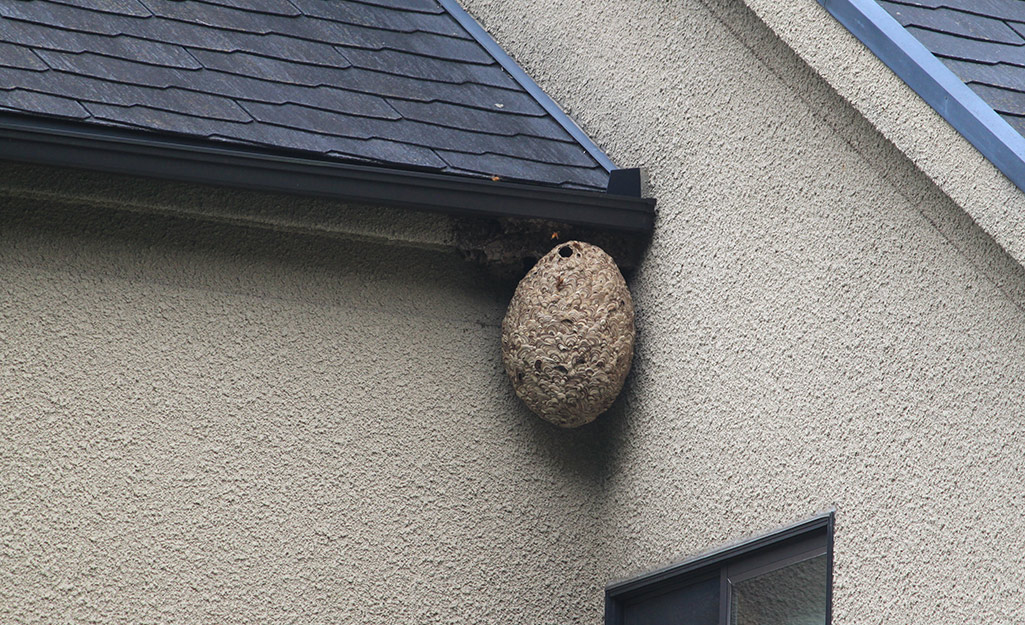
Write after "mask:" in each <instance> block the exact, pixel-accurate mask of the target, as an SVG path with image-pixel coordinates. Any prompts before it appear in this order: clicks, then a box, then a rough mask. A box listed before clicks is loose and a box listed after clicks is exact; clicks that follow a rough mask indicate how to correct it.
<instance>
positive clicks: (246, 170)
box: [0, 114, 655, 233]
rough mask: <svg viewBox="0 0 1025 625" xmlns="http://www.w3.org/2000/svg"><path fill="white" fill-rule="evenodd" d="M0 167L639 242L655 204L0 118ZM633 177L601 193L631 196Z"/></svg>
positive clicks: (629, 173)
mask: <svg viewBox="0 0 1025 625" xmlns="http://www.w3.org/2000/svg"><path fill="white" fill-rule="evenodd" d="M0 159H2V160H11V161H19V162H30V163H38V164H44V165H52V166H61V167H73V168H84V169H91V170H96V171H104V172H111V173H119V174H130V175H135V176H143V177H153V178H162V179H169V180H177V181H184V182H191V183H202V184H213V185H219V186H227V187H237V188H245V189H255V190H261V191H273V192H285V193H292V194H299V195H306V196H313V197H325V198H330V199H336V200H339V201H344V202H351V203H361V204H371V205H383V206H393V207H401V208H411V209H416V210H426V211H434V212H440V213H446V214H451V215H462V216H476V217H508V218H519V219H545V220H550V221H555V222H562V223H568V224H577V225H582V226H588V227H593V228H598V229H601V230H609V231H621V232H629V233H648V232H650V231H651V230H652V229H653V227H654V218H655V211H654V207H655V200H653V199H647V198H641V197H634V196H631V195H624V194H618V193H614V192H597V191H583V190H573V189H564V188H558V187H548V186H543V185H533V184H520V183H513V182H504V181H492V180H487V179H480V178H473V177H468V176H456V175H447V174H437V173H430V172H421V171H415V170H404V169H395V168H389V167H386V166H373V165H363V164H352V163H348V162H342V161H336V160H330V159H322V158H310V157H306V156H303V155H296V154H285V153H272V152H268V151H258V150H249V149H245V148H242V147H238V146H228V145H224V146H221V145H217V144H215V143H213V142H209V141H191V140H184V139H178V138H173V137H167V136H159V135H153V134H151V133H135V132H131V131H126V130H121V129H114V128H104V127H98V126H92V125H84V124H74V123H67V122H62V121H57V120H51V119H45V118H36V117H23V116H18V115H11V114H2V115H0ZM637 177H639V173H638V172H637V170H614V171H613V172H612V176H611V178H610V183H609V186H610V188H611V189H612V190H613V191H615V190H616V189H617V188H623V189H626V190H627V192H633V193H636V195H640V184H639V180H635V179H636V178H637Z"/></svg>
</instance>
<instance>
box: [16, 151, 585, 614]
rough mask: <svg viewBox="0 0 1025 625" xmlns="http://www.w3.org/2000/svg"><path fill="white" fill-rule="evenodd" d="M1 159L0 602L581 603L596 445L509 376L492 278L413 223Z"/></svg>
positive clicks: (364, 610)
mask: <svg viewBox="0 0 1025 625" xmlns="http://www.w3.org/2000/svg"><path fill="white" fill-rule="evenodd" d="M4 172H5V173H6V174H7V175H6V176H5V181H7V183H8V184H7V187H6V189H5V191H4V194H7V195H8V197H4V198H3V199H2V200H0V622H2V623H5V624H6V623H46V624H52V623H87V622H88V623H94V622H95V623H111V624H113V623H132V624H139V623H293V622H295V623H551V624H556V623H559V624H562V623H569V622H575V621H576V620H577V619H578V618H580V615H583V614H590V612H591V611H592V610H593V604H594V597H593V596H592V595H591V592H592V589H593V587H594V584H595V583H596V582H597V580H600V579H601V574H600V572H599V571H597V570H596V569H594V567H595V566H596V565H597V559H596V558H594V557H593V555H592V554H591V553H590V549H591V547H592V545H594V541H593V537H594V536H595V535H596V534H597V532H598V530H597V529H596V525H597V522H598V519H599V518H600V516H599V515H598V514H596V512H595V509H594V506H595V502H596V501H597V496H596V495H597V488H598V484H599V477H600V463H599V460H598V458H600V457H601V451H600V448H601V440H600V439H599V438H597V437H596V435H595V433H593V432H592V433H590V434H588V433H583V434H582V435H581V434H579V433H576V434H567V433H564V432H561V431H558V430H555V429H554V428H552V427H549V426H547V425H546V424H543V423H541V422H540V421H538V420H536V419H534V418H533V417H531V416H530V414H529V413H528V412H527V411H526V410H525V409H523V408H522V407H521V406H520V405H519V403H518V400H516V398H515V397H514V396H513V394H512V391H511V388H510V387H509V385H508V384H507V382H506V380H505V376H504V372H503V371H502V367H501V358H500V353H499V335H500V331H499V324H500V322H501V316H502V314H503V312H504V309H505V305H506V303H507V301H508V297H509V296H510V292H509V291H508V289H507V288H503V287H498V286H495V285H494V284H493V281H491V280H489V279H488V278H487V277H486V276H485V275H484V274H483V273H482V272H481V271H479V270H477V269H476V268H475V267H474V266H472V265H469V264H467V263H465V262H464V261H463V260H461V259H460V258H459V257H458V256H456V255H455V254H454V253H451V252H444V251H438V250H436V249H431V248H430V247H429V246H427V247H423V246H420V247H416V246H395V245H390V244H381V243H375V242H372V241H370V239H368V238H365V237H361V238H355V239H354V238H350V237H342V236H329V235H327V234H324V235H318V236H311V235H307V234H290V233H288V232H282V231H280V230H263V229H255V228H240V227H236V226H231V225H219V224H216V223H211V222H209V221H191V220H188V219H182V218H180V217H167V216H162V215H160V214H158V213H157V212H151V213H148V214H146V213H144V212H139V213H125V212H114V211H111V210H110V209H109V208H105V207H102V206H101V207H97V206H96V202H97V201H98V199H97V198H98V197H99V196H102V195H103V194H102V193H99V189H101V188H103V187H106V188H108V189H120V190H121V191H120V192H124V193H125V194H128V195H129V196H131V197H132V198H134V200H131V201H129V198H128V197H127V196H122V199H123V200H125V201H126V202H127V203H128V204H131V205H132V206H133V207H134V208H135V209H137V210H139V211H142V210H143V209H144V208H145V206H147V204H146V202H150V204H148V205H149V206H151V207H153V208H154V210H156V208H159V206H158V204H156V203H154V202H155V199H154V198H155V197H157V196H159V195H160V193H159V192H158V191H160V190H161V189H163V190H164V191H170V190H172V187H165V186H164V185H162V184H160V183H152V184H149V183H147V184H144V185H140V184H138V183H136V186H135V190H134V191H132V185H131V184H129V183H128V182H127V181H126V180H124V179H112V178H108V177H102V176H100V177H93V176H85V177H76V176H71V175H69V174H67V173H65V172H59V171H49V170H32V168H22V167H13V168H9V167H7V168H5V169H4ZM32 176H42V179H45V180H48V181H49V184H48V188H49V189H51V191H52V192H51V193H50V196H48V197H49V199H48V200H46V198H41V197H40V196H38V195H37V194H35V193H34V192H32V193H29V192H28V191H26V189H27V187H23V186H21V185H20V184H18V183H17V182H16V181H18V180H22V181H24V180H28V179H30V178H31V177H32ZM75 178H78V180H77V183H76V184H70V183H69V180H71V179H75ZM89 181H91V183H89ZM87 183H88V184H87ZM29 191H30V190H29ZM178 192H179V194H180V195H181V196H182V197H186V198H188V197H192V198H193V199H195V201H196V202H203V201H205V200H200V199H198V198H200V197H206V198H210V197H221V199H222V201H223V203H224V205H223V207H222V208H225V210H227V209H228V208H232V207H234V208H237V209H239V210H242V209H243V208H244V209H246V210H253V209H255V208H258V207H259V206H258V205H259V204H260V203H261V202H263V203H265V204H267V206H270V205H271V204H273V203H274V201H277V202H282V203H289V202H292V203H294V205H295V206H296V208H297V209H303V208H308V209H311V208H312V207H315V206H316V204H317V203H315V202H312V203H311V202H304V201H302V200H296V199H294V198H286V197H269V196H263V198H262V200H261V196H259V195H258V194H245V193H239V192H224V193H223V194H221V195H218V194H219V193H221V192H218V191H216V190H212V189H194V190H191V191H190V190H188V189H185V188H182V187H178ZM26 193H27V194H28V196H27V197H26ZM4 194H0V195H4ZM76 194H77V195H78V196H80V197H82V198H88V200H89V201H88V202H86V201H85V200H82V201H81V202H74V201H71V200H70V198H73V197H75V196H76ZM12 195H13V196H15V197H11V196H12ZM232 195H234V196H235V198H236V200H239V199H241V200H245V203H244V206H241V205H238V203H237V202H233V200H231V196H232ZM56 197H63V198H65V199H66V200H68V201H67V202H58V201H56V200H55V199H54V198H56ZM144 198H149V199H148V200H146V201H143V199H144ZM132 202H134V204H133V203H132ZM100 203H101V204H102V202H100ZM334 209H335V213H339V214H342V215H356V217H358V218H357V219H355V221H354V223H350V224H348V225H347V226H346V227H349V228H350V229H352V230H354V231H358V232H363V230H362V229H363V228H364V227H365V226H366V223H367V221H366V219H364V217H366V215H364V214H363V213H362V212H360V211H358V210H356V211H346V210H345V208H344V207H339V206H335V207H334ZM416 219H417V218H416V217H410V218H408V219H407V221H409V222H410V223H412V222H414V221H415V220H416ZM434 220H435V221H437V218H434ZM341 221H345V219H344V218H342V217H340V218H339V224H338V225H339V228H342V224H341V223H340V222H341ZM409 225H410V224H409V223H407V224H405V226H401V227H408V226H409ZM399 227H400V225H395V224H392V225H389V226H387V227H383V228H378V229H377V230H378V231H377V233H376V234H377V235H379V236H385V235H388V236H390V234H389V233H392V234H394V229H395V228H399Z"/></svg>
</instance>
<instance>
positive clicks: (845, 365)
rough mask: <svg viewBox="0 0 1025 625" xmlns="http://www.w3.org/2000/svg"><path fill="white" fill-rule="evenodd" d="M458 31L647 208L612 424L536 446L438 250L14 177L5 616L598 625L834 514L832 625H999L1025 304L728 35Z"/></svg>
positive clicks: (550, 18)
mask: <svg viewBox="0 0 1025 625" xmlns="http://www.w3.org/2000/svg"><path fill="white" fill-rule="evenodd" d="M467 4H468V8H469V9H470V10H471V12H473V13H474V14H475V15H476V16H477V17H478V18H479V19H481V21H482V22H483V23H484V25H485V26H486V27H487V28H488V29H489V30H490V31H491V32H492V33H494V34H495V36H496V38H497V39H498V40H499V42H500V43H502V45H503V46H505V47H506V49H507V50H509V51H510V52H511V53H512V54H513V55H514V56H515V57H516V58H517V60H519V61H520V62H521V63H522V64H523V65H524V66H525V67H526V69H527V70H528V72H530V73H531V74H532V75H533V76H535V77H536V78H537V79H538V81H539V82H540V83H541V85H542V86H543V87H544V88H546V89H547V90H548V91H549V93H551V94H552V95H553V96H554V97H555V99H556V100H557V101H559V102H560V103H562V104H563V105H564V106H565V107H566V109H567V110H568V111H569V112H570V113H571V114H572V115H574V117H576V119H578V120H579V121H580V122H581V124H582V126H583V127H584V129H585V130H586V131H587V132H588V133H590V134H591V136H592V137H594V138H595V139H596V141H597V142H598V143H599V144H600V145H603V146H604V147H605V148H606V149H607V150H608V151H609V153H610V154H611V155H612V156H613V158H614V159H615V160H616V161H617V162H619V163H620V164H622V165H624V166H633V165H644V166H646V167H648V168H649V170H650V171H651V180H652V183H653V191H654V194H655V195H656V197H658V199H659V210H660V214H659V220H658V225H657V230H656V233H655V236H654V239H653V241H652V244H651V248H650V250H649V252H648V255H647V258H646V259H645V262H644V265H643V266H642V268H641V270H640V271H639V272H638V273H637V274H636V275H635V276H634V277H633V278H632V280H631V286H632V288H633V290H634V295H635V303H636V307H637V311H638V325H639V331H640V334H639V339H638V340H639V342H638V347H637V357H636V358H637V360H636V363H635V369H634V372H633V374H632V376H631V378H630V379H629V380H628V382H627V390H626V394H625V396H624V397H623V398H622V400H621V401H620V402H618V403H617V404H616V405H615V406H614V408H613V410H612V411H611V412H610V413H609V414H607V415H606V416H605V417H603V418H602V419H600V420H599V422H598V423H596V424H595V425H594V426H591V427H588V428H585V429H583V430H579V431H574V432H560V431H557V430H555V429H553V428H550V427H549V426H547V425H545V424H543V423H540V422H539V421H537V420H535V419H534V418H533V417H531V416H530V415H529V414H527V413H526V411H525V410H524V409H523V408H522V407H521V406H519V404H518V403H517V402H516V401H515V398H514V397H513V396H512V394H511V392H510V390H509V386H508V384H507V383H506V382H505V380H504V379H503V375H502V372H501V366H500V360H499V354H498V335H499V330H498V324H499V321H500V319H501V314H502V311H503V309H504V306H505V304H506V302H507V299H508V297H509V295H510V293H509V292H508V291H507V290H504V289H502V288H499V287H496V286H493V285H492V283H491V281H490V280H488V279H487V278H485V277H484V276H483V275H481V274H479V273H477V272H476V271H475V270H473V269H472V268H471V267H469V266H468V265H466V264H465V263H463V262H462V261H460V260H458V259H457V258H455V257H454V256H453V255H451V254H449V253H447V252H445V251H444V248H445V246H446V245H447V241H448V239H447V235H446V233H445V232H444V231H443V228H442V229H440V230H439V228H437V224H436V223H433V222H432V220H430V219H424V218H421V217H416V216H403V215H401V214H398V213H386V214H387V218H384V219H382V217H381V214H378V213H374V212H373V211H372V210H371V211H369V212H368V211H366V210H355V211H350V210H345V211H341V210H339V211H336V210H334V209H336V208H338V207H327V206H325V205H324V204H323V203H309V202H299V201H295V200H288V202H290V203H289V204H287V205H285V206H287V207H288V210H287V211H284V210H281V206H282V205H277V206H276V205H275V204H274V203H273V202H271V203H267V202H263V201H257V200H258V198H256V196H254V195H246V194H241V195H238V194H236V193H235V192H230V193H228V192H225V193H223V194H217V193H214V192H212V191H210V190H203V189H193V190H182V188H180V187H174V186H160V187H159V188H158V191H157V192H151V190H149V189H148V188H147V189H140V188H137V187H133V186H132V185H131V184H125V183H124V181H121V180H115V181H113V182H108V181H106V180H105V179H104V178H102V177H87V178H86V179H83V180H80V181H78V183H77V186H74V185H73V186H72V188H68V189H58V190H57V191H55V192H52V193H40V192H39V191H37V190H33V189H35V187H36V186H37V184H36V183H33V182H32V180H33V177H34V176H35V179H37V180H43V181H45V182H46V184H47V185H52V184H53V183H55V182H58V181H61V180H63V178H61V177H54V176H53V175H52V174H45V172H44V173H43V174H42V175H41V176H42V177H40V174H39V172H36V174H33V173H32V172H29V173H25V172H24V171H20V173H18V175H15V176H8V175H5V176H4V180H5V183H6V185H7V186H8V187H9V190H10V194H11V195H13V196H14V199H10V198H8V199H5V200H4V201H3V204H2V205H0V363H2V366H0V411H2V413H0V416H2V418H0V428H2V430H0V468H2V475H3V479H2V480H0V510H2V511H3V514H2V515H0V610H2V612H0V616H3V617H4V619H6V620H10V621H14V622H30V623H31V622H40V623H44V622H53V621H54V620H70V621H73V622H85V621H90V620H92V621H98V622H105V623H136V622H139V623H144V622H160V623H165V622H190V623H191V622H228V623H230V622H289V621H296V622H332V623H336V622H353V623H380V622H399V623H407V622H431V623H435V622H438V623H447V622H453V623H459V622H463V623H531V624H534V623H567V622H582V623H592V624H597V623H600V622H601V613H602V596H601V589H602V587H603V586H604V584H605V583H607V582H608V581H611V580H612V579H616V578H621V577H624V576H627V575H630V574H633V573H635V572H639V571H642V570H646V569H649V568H651V567H655V566H659V565H663V564H667V563H669V562H671V561H674V560H677V559H681V558H684V557H686V556H688V555H693V554H696V553H699V552H702V551H705V550H707V549H709V548H712V547H715V546H717V545H720V544H723V543H725V542H730V541H734V540H738V539H742V538H744V537H746V536H750V535H752V534H756V533H761V532H764V531H767V530H770V529H772V528H774V527H777V526H779V525H782V524H785V523H788V522H791V521H794V520H798V519H802V518H805V517H807V516H809V515H811V514H813V513H815V512H819V511H823V510H826V509H831V508H835V510H836V515H837V523H838V527H837V545H836V566H835V576H836V577H835V579H836V589H835V604H834V607H835V611H834V614H835V622H837V623H863V622H864V623H878V622H899V623H929V624H930V625H934V624H941V625H945V624H954V623H958V624H960V623H964V622H1020V621H1022V620H1023V618H1025V607H1023V606H1022V604H1021V601H1020V590H1021V588H1022V587H1023V586H1025V573H1023V572H1022V570H1021V567H1020V559H1021V554H1022V553H1023V552H1025V538H1023V537H1025V521H1023V520H1022V518H1021V515H1020V514H1019V511H1020V508H1021V505H1022V503H1023V502H1022V499H1023V493H1025V486H1023V482H1025V479H1023V474H1025V466H1023V465H1025V458H1023V456H1022V454H1021V448H1022V444H1023V443H1025V432H1023V428H1025V426H1023V425H1022V417H1023V416H1025V415H1023V414H1022V413H1023V412H1025V410H1023V408H1022V406H1023V405H1025V396H1023V390H1022V388H1023V385H1022V382H1023V381H1025V379H1023V378H1025V343H1023V337H1025V313H1023V306H1025V275H1023V274H1025V272H1023V271H1022V269H1021V267H1020V265H1018V263H1016V262H1015V261H1014V260H1013V259H1012V258H1010V257H1009V256H1007V255H1006V254H1005V253H1004V252H1003V251H1002V250H1001V248H1000V246H999V245H997V244H996V243H995V242H994V241H993V239H991V238H989V236H988V235H986V234H985V233H984V232H983V231H982V230H981V229H980V228H978V227H977V226H976V225H975V224H974V223H973V222H972V221H971V219H970V218H969V217H967V216H966V215H965V213H964V212H963V211H962V210H961V209H960V208H959V207H958V206H957V205H956V204H955V203H954V202H952V201H951V200H950V199H949V197H947V196H946V195H944V193H943V192H941V191H940V190H939V189H938V188H937V187H936V186H935V184H934V183H933V182H932V181H931V180H930V179H929V178H928V177H927V176H925V175H923V174H922V173H921V171H919V169H918V168H916V166H915V165H913V164H912V163H911V162H910V161H908V160H907V157H906V156H905V155H904V154H903V153H902V152H901V151H900V150H898V149H895V148H894V147H893V145H891V144H890V143H889V142H888V141H887V139H886V138H884V137H883V136H882V135H881V134H880V133H879V132H878V131H877V130H876V128H875V127H874V126H873V125H872V124H871V123H869V122H866V121H865V119H863V118H862V117H861V116H860V114H859V113H858V112H857V111H856V110H855V109H854V108H852V107H851V106H850V105H849V104H848V103H847V101H846V100H845V99H844V98H843V97H840V96H838V95H837V94H836V92H835V91H834V90H833V89H832V88H831V87H830V85H829V84H828V83H827V82H826V81H824V80H822V79H821V78H819V77H818V76H817V75H816V73H815V72H813V71H811V70H810V69H809V68H808V67H807V66H806V65H805V64H804V63H803V61H802V60H801V59H800V58H799V57H798V56H797V55H795V54H794V53H793V52H791V51H790V49H789V48H788V47H787V46H786V45H785V44H784V43H783V42H782V41H780V40H779V39H777V38H776V36H775V35H774V34H773V33H772V31H771V30H770V29H769V28H767V27H766V26H765V25H764V24H762V23H761V21H760V20H759V19H758V17H757V16H756V15H755V14H754V13H753V12H751V11H750V10H749V9H747V8H746V7H745V6H742V5H741V4H740V3H736V2H729V1H727V0H721V1H720V0H708V2H707V3H702V2H698V1H697V0H680V1H678V2H650V1H642V0H626V1H624V2H615V3H611V2H610V3H597V4H596V3H593V2H583V0H555V1H552V0H501V1H499V0H473V1H471V2H468V3H467ZM526 16H529V18H530V19H525V17H526ZM784 21H785V20H784ZM6 173H8V172H5V174H6ZM108 185H112V186H111V187H110V188H108ZM155 188H156V187H155ZM75 198H87V199H88V202H85V200H83V201H82V202H77V201H76V200H75ZM281 201H285V200H281ZM252 202H256V203H255V204H254V203H252ZM197 205H198V206H199V207H200V209H201V210H199V211H195V210H194V208H195V206H197ZM114 206H127V207H128V208H129V209H130V210H132V211H135V213H132V214H126V213H119V212H112V210H111V208H112V207H114ZM225 206H227V210H226V209H225ZM294 211H298V214H302V215H303V216H304V218H303V219H302V220H298V221H295V220H293V219H292V218H291V215H293V214H294ZM190 212H191V213H196V212H198V213H201V214H202V215H203V216H204V218H207V219H216V220H220V221H227V222H231V221H237V220H239V219H242V218H245V219H247V220H249V219H252V218H253V217H254V215H255V216H257V217H259V218H260V221H261V223H263V224H264V225H266V226H267V227H271V228H276V230H269V231H260V230H252V229H245V228H239V227H236V226H231V225H214V224H212V223H210V222H209V221H203V222H200V221H189V220H188V219H184V218H182V216H181V215H182V213H190ZM168 215H171V216H168ZM339 215H347V216H348V217H341V219H342V221H343V222H344V223H338V222H337V219H339V218H340V217H339ZM311 220H312V223H314V224H315V225H316V227H312V228H311ZM282 229H284V230H309V229H312V230H316V231H317V232H320V233H329V234H330V233H334V234H336V235H337V236H320V235H316V236H313V235H310V234H287V233H283V232H282V231H281V230H282ZM395 241H403V244H402V245H394V244H393V243H394V242H395ZM408 242H412V243H413V246H412V247H410V246H408V245H407V244H406V243H408ZM4 619H0V620H4Z"/></svg>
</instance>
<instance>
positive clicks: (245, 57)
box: [0, 0, 612, 190]
mask: <svg viewBox="0 0 1025 625" xmlns="http://www.w3.org/2000/svg"><path fill="white" fill-rule="evenodd" d="M460 18H461V19H460ZM0 19H2V22H3V28H2V29H0V40H2V43H0V52H2V54H0V76H2V78H3V80H0V109H3V110H7V111H14V112H17V113H21V114H28V115H31V116H42V117H49V118H63V119H66V120H71V121H74V122H78V123H83V124H89V125H94V126H101V125H102V126H106V127H112V128H125V129H138V130H142V131H145V132H146V133H163V134H166V135H169V136H176V137H181V138H188V139H196V140H202V141H210V142H214V141H215V142H218V143H220V144H222V145H223V144H228V145H237V146H249V147H256V148H259V149H270V150H279V151H286V152H291V153H301V154H304V155H309V156H314V157H317V158H327V159H336V160H339V161H344V162H352V163H359V164H368V165H375V164H383V165H387V166H389V167H398V168H405V169H410V170H418V171H424V172H434V173H441V174H456V175H463V176H472V177H477V178H483V179H492V180H493V179H501V180H509V181H521V182H529V183H534V184H543V185H553V186H558V187H562V188H569V189H582V190H605V188H606V186H607V184H608V181H609V170H610V169H611V168H612V166H611V163H610V162H608V161H607V159H606V158H605V157H604V155H602V154H601V153H600V151H599V150H598V149H597V148H596V147H595V146H594V145H593V144H592V143H591V142H590V141H589V140H588V139H587V138H586V137H584V136H583V134H582V133H580V132H579V129H577V128H576V127H575V125H573V124H572V122H571V121H569V120H568V118H565V116H564V115H561V111H559V110H558V108H557V107H554V104H552V103H550V101H547V102H546V101H545V100H546V98H545V97H544V96H543V94H540V97H539V90H538V92H536V93H535V92H532V90H531V89H530V87H531V86H532V85H533V83H531V82H529V79H527V81H526V82H525V81H524V80H523V78H525V75H524V76H522V77H521V76H516V75H514V73H511V72H510V71H508V69H507V67H512V68H513V69H514V70H515V69H518V68H515V66H514V65H512V66H510V65H509V63H511V61H508V60H507V59H501V58H496V55H495V50H494V49H489V47H488V46H487V45H486V44H487V43H488V41H489V40H487V39H484V38H482V37H481V33H471V32H470V30H468V28H467V20H469V22H470V23H472V19H469V18H468V16H465V14H464V15H463V16H460V15H459V10H458V7H454V6H452V5H451V4H450V3H447V2H446V3H444V5H443V4H439V3H438V2H436V1H435V0H393V1H389V2H382V1H377V0H333V1H331V2H324V1H323V0H293V1H291V2H289V1H287V0H280V1H275V0H260V1H258V2H253V1H249V0H247V1H241V0H191V1H190V2H175V1H172V0H129V1H126V2H104V3H86V2H76V1H75V0H30V1H26V2H18V3H0ZM470 25H471V26H472V25H473V24H470ZM481 32H482V31H481ZM484 37H486V35H484ZM492 43H493V42H492ZM495 48H497V46H495ZM498 52H500V50H499V51H498ZM503 61H508V62H505V63H503ZM533 87H535V88H536V85H533ZM553 107H554V108H553Z"/></svg>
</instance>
